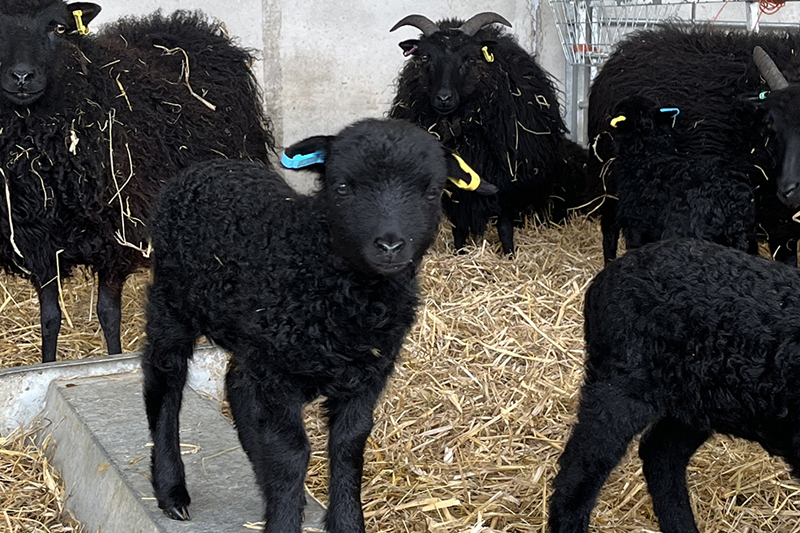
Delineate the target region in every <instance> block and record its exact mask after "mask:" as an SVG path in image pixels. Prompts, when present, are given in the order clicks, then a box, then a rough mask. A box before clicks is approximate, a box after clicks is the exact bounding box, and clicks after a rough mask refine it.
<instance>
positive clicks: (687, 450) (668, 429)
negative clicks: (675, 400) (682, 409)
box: [639, 418, 711, 533]
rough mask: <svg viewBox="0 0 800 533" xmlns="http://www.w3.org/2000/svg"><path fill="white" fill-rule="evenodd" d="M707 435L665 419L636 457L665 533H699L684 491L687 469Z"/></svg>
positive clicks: (687, 493)
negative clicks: (640, 462) (639, 459)
mask: <svg viewBox="0 0 800 533" xmlns="http://www.w3.org/2000/svg"><path fill="white" fill-rule="evenodd" d="M710 435H711V434H710V432H707V431H697V430H695V429H693V428H691V427H689V426H686V425H684V424H682V423H680V422H678V421H677V420H675V419H674V418H664V419H662V420H660V421H659V422H657V423H656V424H655V425H654V426H653V427H652V428H651V429H650V431H648V432H647V434H646V435H645V436H644V437H643V438H642V442H641V444H640V445H639V456H640V457H641V458H642V461H643V462H644V463H643V470H644V476H645V479H647V488H648V490H649V491H650V496H652V498H653V508H654V510H655V513H656V516H657V517H658V524H659V526H660V527H661V531H663V532H664V533H698V532H697V525H696V524H695V521H694V515H693V514H692V506H691V503H690V501H689V491H688V490H687V488H686V467H687V466H688V464H689V460H690V459H691V458H692V455H694V452H695V451H697V448H699V447H700V445H701V444H703V443H704V442H705V441H706V440H707V439H708V437H709V436H710Z"/></svg>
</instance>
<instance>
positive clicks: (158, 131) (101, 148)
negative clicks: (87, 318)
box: [0, 0, 273, 360]
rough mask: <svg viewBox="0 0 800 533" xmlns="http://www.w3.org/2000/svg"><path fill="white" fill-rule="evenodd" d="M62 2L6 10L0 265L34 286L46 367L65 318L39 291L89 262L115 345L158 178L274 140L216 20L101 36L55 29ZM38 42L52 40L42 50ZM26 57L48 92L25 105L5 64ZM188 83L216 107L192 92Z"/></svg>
mask: <svg viewBox="0 0 800 533" xmlns="http://www.w3.org/2000/svg"><path fill="white" fill-rule="evenodd" d="M67 8H68V6H67V5H66V4H63V3H62V2H61V1H59V0H39V1H37V2H31V1H30V0H24V1H21V2H16V1H11V0H6V1H3V2H0V12H2V13H3V14H4V15H5V18H3V19H2V21H0V28H3V30H4V33H3V34H2V35H0V52H2V54H3V62H2V64H3V67H2V71H1V72H0V76H3V78H2V80H3V89H4V90H3V91H2V96H0V100H2V102H0V129H1V130H2V135H1V136H0V161H1V162H2V166H0V169H2V170H1V171H0V174H2V178H3V182H4V186H5V187H6V188H7V193H6V194H5V195H4V196H5V198H4V201H0V234H1V235H2V237H0V265H2V266H3V267H4V268H5V269H6V270H7V271H10V272H13V273H16V274H21V275H25V276H28V277H30V278H31V281H32V282H33V283H34V285H35V286H36V287H37V289H38V290H39V291H40V300H41V304H42V325H43V355H44V358H45V360H52V359H54V358H55V343H56V338H57V335H58V328H59V326H60V320H61V315H60V310H59V309H58V304H57V300H56V298H57V294H56V293H55V292H54V291H55V289H54V287H55V284H54V283H53V284H50V285H47V284H48V282H50V281H51V280H52V279H53V278H55V277H56V274H57V272H59V273H60V275H61V276H62V277H63V276H67V275H69V274H70V272H71V271H72V269H73V267H74V266H76V265H88V266H89V267H90V268H91V269H92V270H93V271H94V272H96V273H97V274H98V275H99V280H100V284H99V287H100V294H99V300H98V305H99V308H98V316H99V318H100V321H101V325H102V326H103V329H104V331H105V333H106V340H107V342H108V345H109V346H108V347H109V350H110V351H111V352H116V351H119V350H120V346H119V340H118V337H119V332H118V329H119V325H118V321H119V318H118V316H119V296H120V291H121V288H122V284H123V282H124V281H125V279H126V277H127V276H128V275H129V274H131V273H132V272H133V271H135V270H136V269H137V268H139V267H140V266H143V265H146V264H147V263H148V260H147V258H146V257H145V256H144V254H143V253H142V249H144V250H146V248H147V242H148V240H149V237H148V231H147V227H146V224H145V222H144V221H146V220H147V219H148V217H149V214H150V206H151V205H152V203H153V201H154V197H155V195H156V193H157V192H158V190H159V189H160V188H161V186H162V185H163V183H164V182H165V181H166V180H167V178H168V177H169V176H171V175H174V174H175V173H176V172H177V171H178V170H179V169H181V168H184V167H186V166H187V165H188V164H190V163H192V162H195V161H202V160H206V159H210V158H217V157H219V156H220V155H224V156H226V157H236V158H239V157H244V158H250V159H255V160H259V161H262V162H264V163H265V164H266V163H267V154H268V150H269V149H271V147H272V145H273V140H272V137H271V134H270V133H269V130H268V129H267V128H266V120H265V117H264V115H263V113H262V110H261V103H260V97H259V95H258V92H257V85H256V83H255V80H254V78H253V76H252V74H251V71H250V69H249V65H250V63H251V62H252V61H253V57H252V56H251V54H250V53H249V52H247V51H245V50H242V49H241V48H238V47H237V46H235V45H233V44H232V43H231V41H230V40H229V39H228V38H227V37H226V36H225V35H224V34H223V32H222V30H221V29H220V28H219V27H218V26H217V25H216V24H215V23H212V22H211V21H209V20H207V19H206V18H205V17H204V16H202V15H200V14H199V13H186V12H178V13H175V14H173V15H171V16H162V15H160V14H154V15H152V16H149V17H146V18H140V19H134V18H131V19H124V20H121V21H119V22H117V23H115V24H112V25H109V26H107V27H106V28H105V30H104V31H103V32H102V33H101V34H99V35H97V36H96V37H92V36H88V37H83V36H80V35H78V34H77V33H69V32H66V33H64V34H63V35H59V34H58V33H57V30H58V28H57V27H56V30H54V29H53V28H54V26H53V25H52V23H51V19H52V20H56V21H63V24H65V25H69V24H70V23H71V20H72V17H71V15H70V14H69V12H68V9H67ZM84 9H86V8H84ZM31 19H32V20H33V22H29V21H30V20H31ZM72 24H74V23H72ZM23 25H24V29H20V28H22V27H23ZM13 32H16V33H13ZM40 33H41V34H42V36H40ZM42 39H46V41H45V42H46V43H49V44H48V45H47V46H44V47H41V48H40V46H41V45H40V42H41V41H42ZM11 42H13V43H14V46H13V47H9V45H10V44H11ZM27 50H32V51H33V52H31V53H34V55H35V54H39V55H38V56H35V57H36V59H35V60H34V61H35V62H38V63H37V64H34V65H33V66H31V67H30V68H31V69H32V71H31V74H30V77H33V78H34V80H39V79H41V80H45V79H46V86H45V87H44V89H43V94H42V95H41V96H40V97H39V98H38V99H36V100H35V101H31V102H27V101H23V102H19V101H18V100H19V99H20V98H26V95H25V94H22V95H21V96H17V94H15V93H13V92H9V87H11V88H13V89H15V90H16V88H18V87H21V86H20V85H19V82H18V81H17V80H15V79H14V76H15V74H14V72H13V69H15V68H16V69H20V68H28V63H31V61H30V60H29V59H27V60H26V61H27V62H22V59H20V58H23V59H25V58H26V57H27V56H25V55H23V54H24V53H28V52H26V51H27ZM187 62H188V66H187ZM20 65H22V66H20ZM185 67H187V68H188V70H186V71H184V68H185ZM7 69H11V70H12V72H9V71H8V70H7ZM186 75H188V76H189V78H188V79H189V83H190V85H191V88H192V89H193V90H194V91H195V93H197V94H199V95H204V97H205V99H206V100H207V101H208V102H210V103H211V104H213V105H215V106H216V110H212V109H210V108H209V107H208V106H206V105H205V104H204V103H203V102H201V101H200V100H199V99H198V98H195V97H193V96H192V94H191V93H190V91H189V88H188V87H187V85H186V83H185V76H186ZM15 83H16V84H17V85H14V84H15ZM31 90H32V89H31ZM112 165H113V172H112ZM118 191H121V193H119V194H118ZM7 203H8V204H10V205H11V214H10V216H9V213H8V209H7V207H6V206H7ZM12 231H13V241H12V238H11V237H12ZM15 246H16V250H15V248H14V247H15ZM137 248H140V249H137ZM59 250H60V252H59ZM57 254H58V255H57ZM115 322H116V324H115ZM114 330H116V331H114Z"/></svg>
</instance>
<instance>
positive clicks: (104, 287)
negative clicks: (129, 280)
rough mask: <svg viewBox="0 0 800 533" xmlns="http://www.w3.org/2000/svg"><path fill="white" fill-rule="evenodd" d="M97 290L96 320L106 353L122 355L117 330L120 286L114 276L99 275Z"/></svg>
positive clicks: (120, 306) (119, 314)
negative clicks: (104, 340)
mask: <svg viewBox="0 0 800 533" xmlns="http://www.w3.org/2000/svg"><path fill="white" fill-rule="evenodd" d="M97 278H98V289H97V318H98V320H99V321H100V327H102V328H103V335H104V336H105V338H106V347H107V348H108V353H109V355H110V354H115V353H122V344H121V343H120V340H119V328H120V322H121V321H122V285H123V284H124V281H121V280H119V279H118V278H117V277H116V276H109V275H108V274H104V273H100V274H99V275H98V276H97Z"/></svg>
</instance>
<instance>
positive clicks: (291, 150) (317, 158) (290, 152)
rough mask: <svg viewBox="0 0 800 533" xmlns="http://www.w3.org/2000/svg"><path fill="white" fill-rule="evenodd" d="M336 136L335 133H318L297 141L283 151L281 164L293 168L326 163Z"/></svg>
mask: <svg viewBox="0 0 800 533" xmlns="http://www.w3.org/2000/svg"><path fill="white" fill-rule="evenodd" d="M335 138H336V137H334V136H333V135H317V136H315V137H309V138H308V139H304V140H302V141H299V142H296V143H294V144H293V145H291V146H289V147H288V148H286V149H285V150H284V151H283V155H282V156H281V164H282V165H283V166H284V167H286V168H291V169H298V168H305V167H310V166H313V165H324V164H325V161H326V160H327V159H328V153H329V152H330V147H331V144H332V143H333V140H334V139H335Z"/></svg>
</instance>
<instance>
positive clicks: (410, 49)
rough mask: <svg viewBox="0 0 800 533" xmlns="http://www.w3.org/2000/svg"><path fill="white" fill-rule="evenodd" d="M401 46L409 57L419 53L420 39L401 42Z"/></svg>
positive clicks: (404, 53)
mask: <svg viewBox="0 0 800 533" xmlns="http://www.w3.org/2000/svg"><path fill="white" fill-rule="evenodd" d="M399 46H400V48H402V49H403V55H404V56H406V57H408V56H411V55H414V54H416V53H417V50H419V41H418V40H417V39H409V40H408V41H403V42H402V43H400V44H399Z"/></svg>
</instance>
